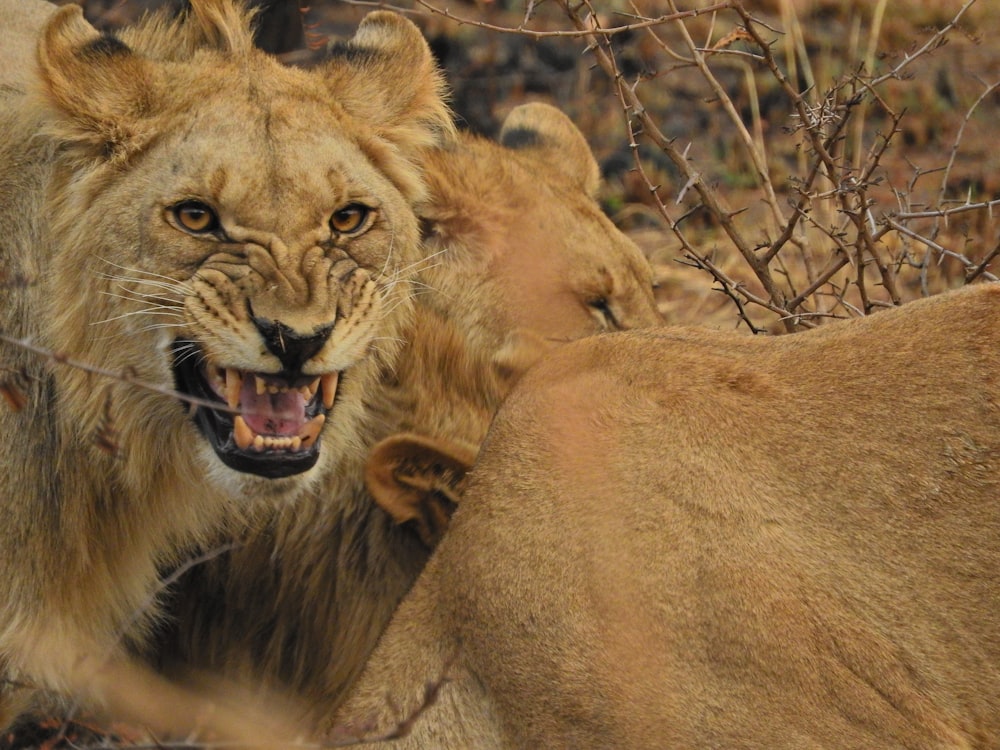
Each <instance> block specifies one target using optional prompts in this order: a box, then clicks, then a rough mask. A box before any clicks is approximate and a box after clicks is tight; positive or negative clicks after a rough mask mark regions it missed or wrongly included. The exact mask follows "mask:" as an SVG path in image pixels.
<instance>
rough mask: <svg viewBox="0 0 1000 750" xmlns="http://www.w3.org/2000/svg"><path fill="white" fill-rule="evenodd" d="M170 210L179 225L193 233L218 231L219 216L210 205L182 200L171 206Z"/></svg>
mask: <svg viewBox="0 0 1000 750" xmlns="http://www.w3.org/2000/svg"><path fill="white" fill-rule="evenodd" d="M170 212H171V213H172V214H173V216H174V220H175V221H176V222H177V224H178V225H179V226H180V227H181V229H186V230H187V231H189V232H192V233H193V234H209V233H211V232H215V231H218V229H219V217H218V215H217V214H216V213H215V211H214V210H213V209H212V208H211V206H207V205H205V204H204V203H202V202H201V201H184V202H183V203H178V204H177V205H175V206H171V208H170Z"/></svg>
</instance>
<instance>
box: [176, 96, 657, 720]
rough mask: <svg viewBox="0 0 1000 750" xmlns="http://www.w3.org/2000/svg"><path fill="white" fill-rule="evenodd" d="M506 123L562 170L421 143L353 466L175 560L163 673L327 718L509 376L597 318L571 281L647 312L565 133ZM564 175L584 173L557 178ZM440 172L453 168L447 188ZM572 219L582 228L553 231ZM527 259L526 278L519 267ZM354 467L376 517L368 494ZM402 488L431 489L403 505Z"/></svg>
mask: <svg viewBox="0 0 1000 750" xmlns="http://www.w3.org/2000/svg"><path fill="white" fill-rule="evenodd" d="M512 124H516V125H517V127H518V128H520V129H522V130H524V131H529V130H531V128H537V129H538V131H539V132H540V133H542V134H549V135H548V136H547V137H548V141H547V142H548V143H549V144H550V145H549V148H551V150H552V151H551V153H550V154H549V158H550V159H552V160H553V162H554V163H560V164H561V163H565V164H566V165H567V167H566V172H565V173H564V172H563V171H562V170H558V169H555V170H547V171H542V172H539V173H538V174H535V175H533V176H532V177H531V181H530V182H529V181H528V178H529V169H528V166H529V165H532V167H533V168H535V169H541V168H542V162H541V155H540V153H539V152H536V151H531V152H530V153H529V152H523V151H522V150H512V149H510V148H506V147H502V146H499V145H497V144H490V143H488V142H487V141H485V140H482V139H479V138H473V137H464V138H462V139H461V140H460V141H459V143H458V145H456V146H455V148H453V149H441V150H438V151H436V152H434V154H433V155H432V156H431V158H430V160H429V163H428V167H427V169H428V173H429V175H430V176H429V182H430V183H431V185H432V190H431V193H432V195H431V201H432V203H431V204H430V205H427V204H424V205H422V206H421V213H422V215H423V216H424V217H425V218H426V217H428V216H435V217H437V218H436V219H435V221H440V222H441V223H440V224H438V225H437V227H438V229H437V230H435V231H436V232H437V235H436V237H435V239H434V240H433V244H434V246H435V248H437V249H439V250H441V252H440V254H439V255H438V256H436V258H435V261H436V263H437V265H435V266H434V267H433V268H432V269H431V270H429V271H427V272H425V273H424V274H422V277H421V280H422V281H425V282H426V283H427V285H428V287H429V288H428V289H426V290H424V291H422V292H421V293H420V294H419V296H418V305H417V314H418V317H417V320H416V324H415V325H414V327H413V328H412V329H411V330H410V331H409V332H408V333H407V334H406V336H405V338H406V340H407V341H406V345H405V348H404V351H403V353H402V354H401V357H400V359H399V362H398V366H397V368H396V370H395V371H393V372H389V373H387V374H386V376H385V378H384V380H383V382H382V384H381V387H380V388H379V389H377V390H375V391H373V392H372V393H371V395H370V398H369V399H368V416H369V424H370V425H371V438H372V439H371V442H370V443H369V447H371V448H372V450H371V453H370V455H369V458H368V460H367V463H366V464H362V463H359V464H358V465H356V466H353V467H345V468H344V471H343V476H344V478H345V479H344V484H342V485H340V486H333V487H331V488H330V489H329V490H326V491H324V492H317V493H316V494H315V495H314V496H312V497H311V498H310V500H309V503H308V507H304V505H305V504H301V503H300V504H299V505H297V506H295V508H294V509H292V508H289V509H281V510H280V512H279V514H278V515H277V516H276V517H274V518H273V519H271V520H270V521H269V522H264V523H262V524H261V526H260V527H259V528H257V529H255V530H254V531H253V532H252V533H251V534H250V535H248V536H247V537H246V538H243V539H241V540H240V541H241V546H240V548H239V549H237V550H235V551H233V552H232V553H231V554H230V555H226V556H225V558H224V559H223V560H220V561H217V562H215V563H210V564H208V565H204V566H199V568H197V569H196V570H194V571H192V573H191V574H190V576H189V577H188V578H187V580H186V581H185V582H184V584H183V585H182V587H181V592H180V594H179V596H178V600H177V616H178V627H177V629H176V632H175V633H173V634H172V635H171V639H172V640H173V646H172V647H171V648H172V650H173V653H171V654H169V655H168V656H169V658H168V663H169V664H170V665H171V667H172V668H176V667H177V666H179V665H187V666H196V667H200V668H203V669H209V670H221V671H222V672H224V673H226V674H230V675H236V676H239V677H241V678H243V679H246V678H249V679H251V680H260V679H263V680H264V681H265V682H266V683H269V684H271V685H272V686H273V685H274V684H275V682H277V684H278V685H280V686H282V687H291V688H292V689H293V690H294V692H295V694H296V695H297V696H299V697H302V698H303V699H304V700H305V702H306V703H307V705H309V706H311V707H312V711H311V716H310V719H311V720H312V721H319V722H322V721H326V720H328V717H329V714H330V712H331V711H332V710H333V708H335V707H336V705H337V704H338V702H339V701H340V700H342V698H343V696H344V694H345V691H346V689H347V687H348V686H349V685H350V684H351V682H352V681H353V680H354V679H355V677H356V676H357V673H358V671H359V670H360V668H361V666H362V665H363V663H364V660H365V658H366V656H367V655H368V653H369V652H370V651H371V649H372V647H373V646H374V643H375V641H376V639H377V638H378V635H379V633H380V632H381V631H382V628H383V627H384V626H385V624H386V622H388V619H389V617H390V616H391V613H392V611H393V610H394V609H395V607H396V605H397V603H398V602H399V600H400V598H401V597H402V595H403V594H404V593H405V591H406V590H407V589H408V588H409V586H410V584H411V583H412V581H413V579H414V578H415V577H416V575H417V573H418V572H419V571H420V569H421V568H422V566H423V564H424V562H425V561H426V558H427V554H428V548H429V547H432V546H434V545H435V544H436V543H437V541H438V539H439V537H440V533H441V531H442V530H443V527H444V524H445V523H446V522H447V512H443V513H442V512H438V510H439V509H440V507H441V504H442V503H446V504H450V506H453V505H454V504H455V503H457V502H458V499H459V497H460V495H461V490H462V486H463V482H464V478H465V473H466V471H467V469H468V467H469V466H470V465H471V463H472V461H473V460H474V458H475V455H476V452H477V451H478V447H479V442H480V440H481V439H482V437H483V434H484V433H485V431H486V428H487V426H488V424H489V422H490V419H491V418H492V415H493V414H494V413H495V411H496V409H497V407H498V406H499V404H500V402H501V400H502V399H503V397H504V396H505V395H506V393H507V392H508V390H509V389H510V387H511V385H512V383H513V382H514V381H515V380H516V379H517V378H518V377H519V376H520V374H521V373H522V372H524V370H525V369H527V367H528V366H529V365H530V364H531V363H533V362H534V361H535V360H536V359H537V358H538V357H539V356H540V355H541V353H542V351H544V350H546V349H548V348H549V347H551V346H552V345H553V344H552V340H553V339H563V338H566V337H576V336H580V335H583V334H585V333H588V332H592V331H594V330H598V329H600V328H601V327H603V326H604V325H606V323H604V322H600V321H596V320H595V319H594V317H593V316H592V315H591V313H590V312H588V310H587V304H586V303H587V300H588V299H590V297H589V293H593V294H605V295H606V298H607V300H608V302H607V304H608V305H609V306H610V307H611V308H613V309H615V310H619V311H622V312H619V313H616V315H617V317H618V319H617V321H616V323H615V325H618V326H634V325H641V324H656V323H658V322H659V318H658V317H657V315H656V310H655V306H654V304H653V301H652V281H651V279H652V274H651V272H650V270H649V265H648V263H646V261H645V259H644V258H643V257H642V256H641V255H640V254H639V253H638V251H637V250H636V249H635V247H634V246H633V245H630V244H629V243H628V242H627V241H626V240H624V238H623V237H622V236H621V235H620V234H619V233H617V230H614V228H613V227H611V226H610V224H607V220H606V219H604V218H603V217H602V216H600V215H599V214H600V212H599V209H598V207H597V205H596V204H595V203H594V201H593V200H592V198H591V197H590V194H589V192H588V191H592V190H593V188H594V184H592V183H593V182H594V181H595V180H596V165H595V164H594V160H593V156H592V155H591V154H590V151H589V148H588V147H587V145H586V143H585V142H584V140H583V136H582V135H580V133H579V131H578V130H577V129H576V128H575V126H573V125H572V123H571V122H570V121H569V119H568V118H567V117H566V116H565V115H563V114H562V113H560V112H558V111H557V110H553V109H552V108H550V107H542V106H537V105H531V106H527V107H523V108H518V109H516V110H514V112H512V114H511V116H510V119H509V120H508V129H509V128H510V127H511V126H512ZM473 165H475V166H474V170H475V171H471V170H472V169H473ZM591 168H592V169H591ZM574 170H583V171H585V172H586V174H583V173H582V172H581V173H580V174H577V175H576V176H575V177H573V178H570V177H569V176H568V175H569V173H572V172H573V171H574ZM503 174H510V175H513V177H511V178H510V179H506V178H505V179H506V182H505V184H504V186H503V188H504V189H503V190H502V191H500V192H499V193H496V194H495V189H496V186H495V185H494V184H493V182H492V181H493V179H494V178H495V177H496V176H498V175H503ZM447 180H455V184H454V185H453V186H452V188H451V189H448V188H447V186H446V184H445V182H446V181H447ZM470 180H471V181H470ZM529 190H530V191H531V192H532V193H538V191H539V190H541V191H542V194H543V197H544V198H545V199H546V200H549V201H550V202H549V204H548V207H547V209H546V213H547V215H548V216H549V217H550V221H548V222H547V224H546V225H545V226H544V227H542V226H539V227H538V228H536V230H535V231H534V233H533V234H531V235H530V236H529V235H525V234H523V233H507V232H506V231H505V230H504V227H503V225H502V224H500V223H498V222H499V221H500V217H498V214H497V213H496V208H497V206H498V202H499V204H500V205H508V206H510V205H515V204H523V205H524V206H528V205H529V204H530V203H532V197H531V196H529V195H527V194H526V192H527V191H529ZM501 195H502V196H503V197H502V198H500V197H499V196H501ZM444 216H450V217H453V218H454V219H455V220H454V221H451V220H445V219H443V218H441V217H444ZM534 216H535V218H536V219H537V218H538V217H539V213H538V212H536V213H534ZM458 217H464V218H462V219H461V221H459V218H458ZM466 222H467V223H466ZM574 224H576V225H578V226H579V227H580V228H581V230H584V231H586V232H588V233H587V234H585V235H584V236H578V235H576V234H573V233H570V234H568V235H567V234H565V230H566V228H567V227H569V226H572V225H574ZM444 226H447V227H448V229H447V233H446V234H442V232H444V231H445V230H443V229H442V227H444ZM592 232H596V234H592ZM522 241H524V242H530V243H531V244H530V245H529V246H522V245H521V244H520V243H521V242H522ZM443 243H446V244H443ZM527 256H531V258H532V259H533V260H532V263H534V264H536V265H537V266H538V268H539V269H540V270H541V271H542V274H541V276H540V277H539V278H536V279H532V278H529V277H528V275H527V271H526V270H525V268H524V266H523V263H522V259H523V258H524V257H527ZM515 272H516V273H515ZM568 276H569V277H571V279H568V278H567V277H568ZM611 279H613V280H614V282H613V283H612V282H611V281H609V280H611ZM570 281H571V282H572V283H569V282H570ZM525 284H527V285H531V289H532V290H533V292H532V294H533V295H537V296H538V299H537V300H535V302H536V304H535V305H534V306H533V307H531V308H530V309H527V308H524V307H523V306H522V302H521V299H522V298H521V297H519V296H518V295H519V294H521V293H522V291H523V290H521V286H522V285H525ZM448 290H452V291H454V292H455V293H454V294H452V293H450V292H449V291H448ZM584 290H590V291H589V292H588V294H587V295H585V294H583V291H584ZM469 292H474V293H471V294H470V293H469ZM529 313H530V314H529ZM383 436H388V439H387V440H386V441H384V442H380V443H377V444H376V440H378V439H379V438H380V437H383ZM366 476H367V478H368V481H369V485H370V486H371V487H372V489H373V492H374V494H375V495H376V496H378V497H380V499H381V500H382V502H383V504H384V505H385V506H386V507H388V508H390V512H389V514H387V513H386V512H384V511H383V510H381V509H380V508H379V507H378V506H376V505H375V504H374V503H373V502H372V497H371V495H370V494H369V492H368V491H367V490H366V488H365V479H366ZM400 488H403V490H402V491H401V492H400V491H398V490H399V489H400ZM414 495H416V496H417V497H424V496H427V495H432V496H433V497H434V498H435V500H436V501H435V502H434V503H423V504H420V505H414V504H413V502H412V497H413V496H414ZM397 523H399V524H403V526H402V528H400V527H397Z"/></svg>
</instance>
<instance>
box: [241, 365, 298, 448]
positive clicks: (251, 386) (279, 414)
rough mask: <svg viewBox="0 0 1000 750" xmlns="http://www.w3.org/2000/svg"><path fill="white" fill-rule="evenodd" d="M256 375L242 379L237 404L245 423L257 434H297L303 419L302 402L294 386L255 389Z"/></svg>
mask: <svg viewBox="0 0 1000 750" xmlns="http://www.w3.org/2000/svg"><path fill="white" fill-rule="evenodd" d="M255 381H256V378H254V377H253V376H250V377H246V378H244V379H243V387H242V389H241V390H240V408H241V409H242V410H243V418H244V419H245V420H246V423H247V425H248V426H249V427H250V429H251V430H253V431H254V432H255V433H256V434H258V435H291V436H294V435H298V434H299V433H300V432H301V431H302V427H303V425H305V422H306V402H305V399H304V398H303V396H302V394H301V393H300V392H298V391H296V390H287V391H280V392H278V393H268V392H267V390H265V391H264V393H260V394H258V393H257V388H256V382H255Z"/></svg>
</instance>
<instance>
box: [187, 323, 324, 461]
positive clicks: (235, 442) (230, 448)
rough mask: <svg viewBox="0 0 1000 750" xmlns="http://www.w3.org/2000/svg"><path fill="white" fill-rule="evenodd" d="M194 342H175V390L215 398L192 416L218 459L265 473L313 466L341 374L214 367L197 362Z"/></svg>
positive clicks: (197, 408)
mask: <svg viewBox="0 0 1000 750" xmlns="http://www.w3.org/2000/svg"><path fill="white" fill-rule="evenodd" d="M192 346H193V345H192V343H191V342H188V341H184V342H177V343H175V344H174V350H173V355H174V377H175V379H176V381H177V389H178V390H179V391H180V392H181V393H183V394H185V395H189V396H194V397H196V398H199V399H202V400H208V401H217V402H218V403H219V408H218V409H212V408H209V407H206V406H202V405H198V406H197V407H196V408H195V411H194V417H195V423H196V424H197V425H198V428H199V429H200V430H201V432H202V434H203V435H204V436H205V437H206V438H207V439H208V441H209V442H210V443H211V445H212V447H213V448H214V449H215V452H216V454H217V455H218V456H219V458H220V459H221V460H222V462H223V463H225V464H226V465H227V466H229V467H231V468H233V469H236V470H237V471H242V472H247V473H250V474H257V475H259V476H263V477H269V478H277V477H286V476H290V475H292V474H298V473H300V472H303V471H306V470H307V469H310V468H312V466H313V465H314V464H315V463H316V460H317V459H318V458H319V443H320V433H321V432H322V430H323V424H324V422H325V421H326V414H327V412H328V411H329V410H330V409H331V407H332V406H333V402H334V399H335V398H336V395H337V382H338V376H339V373H336V372H334V373H328V374H325V375H319V376H299V377H294V378H292V377H287V376H282V375H274V374H267V373H259V372H249V371H244V370H236V369H234V368H220V367H213V366H211V365H206V364H204V363H200V362H199V361H198V360H199V359H200V358H199V357H196V356H193V355H192V352H191V347H192Z"/></svg>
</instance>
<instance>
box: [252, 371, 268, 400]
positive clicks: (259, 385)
mask: <svg viewBox="0 0 1000 750" xmlns="http://www.w3.org/2000/svg"><path fill="white" fill-rule="evenodd" d="M253 379H254V386H255V387H256V389H257V395H258V396H263V395H264V393H265V392H266V391H267V381H266V380H264V379H263V378H261V377H258V376H257V375H254V376H253Z"/></svg>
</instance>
